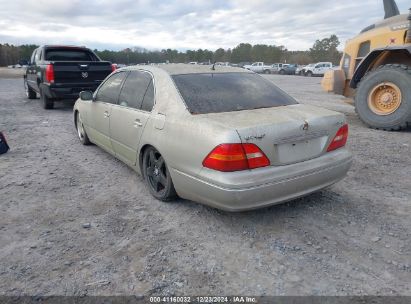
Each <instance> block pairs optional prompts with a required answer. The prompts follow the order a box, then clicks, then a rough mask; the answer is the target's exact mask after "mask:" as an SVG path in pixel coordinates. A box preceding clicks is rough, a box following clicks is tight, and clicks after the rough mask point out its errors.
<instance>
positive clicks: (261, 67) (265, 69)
mask: <svg viewBox="0 0 411 304" xmlns="http://www.w3.org/2000/svg"><path fill="white" fill-rule="evenodd" d="M244 69H247V70H250V71H253V72H255V73H264V74H270V73H271V66H269V65H265V64H264V62H254V63H253V64H251V65H245V66H244Z"/></svg>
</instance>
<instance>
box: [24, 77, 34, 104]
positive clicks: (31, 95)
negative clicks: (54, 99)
mask: <svg viewBox="0 0 411 304" xmlns="http://www.w3.org/2000/svg"><path fill="white" fill-rule="evenodd" d="M24 90H25V91H26V96H27V98H28V99H36V97H37V94H36V92H35V91H34V90H33V89H32V88H30V87H29V84H28V83H27V79H24Z"/></svg>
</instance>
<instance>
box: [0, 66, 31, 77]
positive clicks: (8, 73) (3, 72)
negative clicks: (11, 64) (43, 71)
mask: <svg viewBox="0 0 411 304" xmlns="http://www.w3.org/2000/svg"><path fill="white" fill-rule="evenodd" d="M24 72H25V69H24V68H15V69H11V68H3V67H0V78H22V77H23V75H24Z"/></svg>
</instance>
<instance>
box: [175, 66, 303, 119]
mask: <svg viewBox="0 0 411 304" xmlns="http://www.w3.org/2000/svg"><path fill="white" fill-rule="evenodd" d="M172 78H173V80H174V82H175V84H176V86H177V89H178V90H179V91H180V94H181V96H182V97H183V99H184V101H185V103H186V106H187V108H188V110H189V111H190V112H191V113H192V114H205V113H220V112H233V111H242V110H252V109H259V108H272V107H279V106H286V105H292V104H297V101H295V100H294V99H293V98H292V97H291V96H289V95H287V94H286V93H285V92H283V91H282V90H280V89H279V88H278V87H277V86H275V85H274V84H273V83H272V82H270V81H268V80H266V79H265V78H263V77H261V76H260V75H257V74H254V73H215V74H213V73H207V74H184V75H174V76H172Z"/></svg>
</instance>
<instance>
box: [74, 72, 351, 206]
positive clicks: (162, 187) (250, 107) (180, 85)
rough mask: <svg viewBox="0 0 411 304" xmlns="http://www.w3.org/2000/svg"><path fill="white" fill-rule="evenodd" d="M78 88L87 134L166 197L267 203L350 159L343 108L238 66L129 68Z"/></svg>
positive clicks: (80, 122) (342, 170) (321, 179)
mask: <svg viewBox="0 0 411 304" xmlns="http://www.w3.org/2000/svg"><path fill="white" fill-rule="evenodd" d="M121 73H122V74H121ZM130 77H131V78H130ZM139 77H140V80H136V79H137V78H139ZM133 78H134V83H131V80H130V79H133ZM143 78H144V80H142V79H143ZM139 87H141V88H142V89H139ZM125 91H126V93H124V92H125ZM104 92H109V93H108V95H110V96H112V97H111V100H109V99H107V96H104V94H103V93H104ZM136 96H139V97H136ZM147 96H148V97H147ZM81 97H82V98H81V99H79V100H78V101H77V102H76V104H75V106H74V119H75V124H76V127H77V130H78V134H79V137H80V139H81V141H82V142H83V143H89V141H91V142H93V143H95V144H97V145H99V146H100V147H102V148H104V149H105V150H106V151H108V152H109V153H111V154H113V155H114V156H116V157H117V158H119V159H120V160H122V161H123V162H125V163H127V164H128V165H129V166H131V167H132V168H134V169H135V170H136V171H137V172H139V173H141V174H142V175H143V176H144V178H145V180H146V182H147V184H148V186H149V189H150V191H151V193H152V194H153V195H154V196H155V197H156V198H158V199H160V200H169V199H171V198H172V197H173V196H174V194H178V195H179V196H180V197H182V198H185V199H189V200H193V201H197V202H201V203H204V204H207V205H210V206H213V207H216V208H220V209H224V210H228V211H242V210H248V209H255V208H261V207H264V206H269V205H273V204H277V203H280V202H284V201H288V200H291V199H294V198H297V197H300V196H303V195H306V194H308V193H311V192H314V191H317V190H319V189H322V188H324V187H326V186H329V185H331V184H333V183H335V182H337V181H339V180H340V179H342V178H343V177H344V176H345V175H346V172H347V171H348V169H349V167H350V164H351V154H350V152H348V150H347V149H346V148H345V142H346V139H347V133H348V130H347V128H348V127H347V125H346V123H345V117H344V115H342V114H340V113H337V112H334V111H330V110H326V109H322V108H318V107H314V106H308V105H302V104H298V103H297V102H296V101H295V100H294V99H292V98H291V97H290V96H288V95H287V94H286V93H284V92H283V91H281V90H280V89H278V88H277V87H276V86H275V85H274V84H272V83H271V82H269V81H268V80H266V79H264V78H263V77H261V76H260V75H257V74H255V73H253V72H250V71H247V70H244V69H240V68H231V67H218V66H216V67H214V69H213V67H209V66H190V65H163V66H161V67H153V66H135V67H127V68H124V69H120V70H118V71H116V72H115V73H113V74H112V75H111V76H109V77H108V78H107V79H106V80H105V81H104V82H103V84H102V85H101V86H100V87H99V88H98V89H97V90H96V92H95V93H94V94H93V95H92V94H91V93H90V92H83V93H82V94H81ZM130 98H131V99H133V100H134V99H135V98H137V99H138V102H137V103H136V104H133V103H134V101H133V100H132V101H130ZM146 99H148V101H147V100H146Z"/></svg>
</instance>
